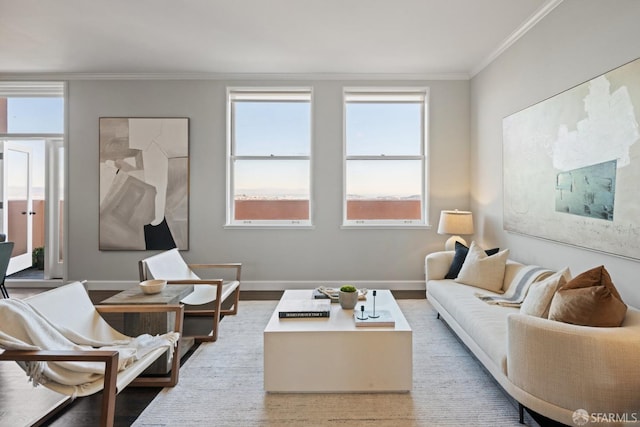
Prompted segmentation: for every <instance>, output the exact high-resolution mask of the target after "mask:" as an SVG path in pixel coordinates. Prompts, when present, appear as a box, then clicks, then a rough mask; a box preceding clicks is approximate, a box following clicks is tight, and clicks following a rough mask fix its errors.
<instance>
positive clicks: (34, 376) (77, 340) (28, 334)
mask: <svg viewBox="0 0 640 427" xmlns="http://www.w3.org/2000/svg"><path fill="white" fill-rule="evenodd" d="M178 339H179V334H178V333H177V332H169V333H167V334H164V335H156V336H151V335H148V334H145V335H140V336H139V337H136V338H131V339H128V340H122V341H115V342H99V341H96V340H93V339H90V338H87V337H83V336H82V335H80V334H78V333H76V332H74V331H71V330H69V329H65V328H60V327H57V326H56V325H53V324H52V323H51V322H49V321H48V320H47V319H46V318H45V317H44V316H42V315H41V314H40V313H38V312H37V311H36V310H35V309H34V308H33V307H31V306H30V305H29V304H27V303H26V302H24V301H21V300H17V299H3V300H0V348H3V349H5V350H72V351H83V350H116V351H118V353H119V357H118V361H119V363H118V371H120V370H122V369H125V368H126V367H128V366H129V365H131V364H132V363H134V362H135V361H136V360H138V359H140V358H141V357H144V356H145V355H146V354H148V353H149V352H151V351H153V350H155V349H157V348H160V347H167V348H169V349H171V352H172V351H173V348H174V346H175V345H176V343H177V342H178ZM171 352H170V353H171ZM21 366H23V368H24V369H25V371H26V372H27V375H29V379H30V380H31V381H32V383H33V384H34V386H35V385H38V384H45V383H47V382H48V381H54V382H57V383H59V384H64V385H69V386H74V387H80V388H81V387H82V385H83V384H86V383H91V382H93V381H96V380H98V379H101V378H102V377H103V375H104V363H103V362H26V363H21Z"/></svg>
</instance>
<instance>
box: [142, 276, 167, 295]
mask: <svg viewBox="0 0 640 427" xmlns="http://www.w3.org/2000/svg"><path fill="white" fill-rule="evenodd" d="M165 286H167V281H166V280H162V279H152V280H145V281H144V282H140V290H141V291H142V293H144V294H147V295H153V294H159V293H160V292H162V290H163V289H164V287H165Z"/></svg>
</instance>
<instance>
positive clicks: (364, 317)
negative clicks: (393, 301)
mask: <svg viewBox="0 0 640 427" xmlns="http://www.w3.org/2000/svg"><path fill="white" fill-rule="evenodd" d="M376 294H377V292H376V291H373V304H372V305H373V309H372V310H369V311H365V307H364V304H362V305H361V306H360V307H359V308H360V311H359V312H358V310H356V311H354V318H355V321H356V326H387V327H389V326H395V325H396V321H395V320H394V318H393V315H392V314H391V312H390V311H388V310H377V311H376Z"/></svg>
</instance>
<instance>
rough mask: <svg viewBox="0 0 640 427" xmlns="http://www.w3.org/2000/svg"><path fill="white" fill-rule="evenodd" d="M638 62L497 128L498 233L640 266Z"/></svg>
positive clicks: (537, 105)
mask: <svg viewBox="0 0 640 427" xmlns="http://www.w3.org/2000/svg"><path fill="white" fill-rule="evenodd" d="M638 123H640V59H637V60H635V61H633V62H630V63H628V64H625V65H623V66H621V67H618V68H616V69H614V70H612V71H609V72H607V73H605V74H603V75H601V76H598V77H596V78H594V79H592V80H589V81H587V82H585V83H582V84H580V85H578V86H575V87H573V88H571V89H569V90H567V91H565V92H562V93H560V94H558V95H556V96H554V97H552V98H549V99H546V100H544V101H542V102H540V103H538V104H535V105H533V106H531V107H528V108H526V109H524V110H522V111H519V112H517V113H514V114H512V115H510V116H508V117H506V118H505V119H504V120H503V162H504V165H503V166H504V175H503V179H504V229H505V230H506V231H509V232H515V233H521V234H526V235H530V236H535V237H540V238H543V239H548V240H553V241H557V242H561V243H566V244H570V245H574V246H579V247H583V248H587V249H591V250H596V251H602V252H606V253H609V254H613V255H618V256H623V257H627V258H634V259H640V197H638V183H640V128H639V126H638Z"/></svg>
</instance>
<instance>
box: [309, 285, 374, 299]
mask: <svg viewBox="0 0 640 427" xmlns="http://www.w3.org/2000/svg"><path fill="white" fill-rule="evenodd" d="M367 292H369V290H368V289H366V288H360V289H358V300H359V301H364V300H366V299H367ZM312 295H313V299H330V300H331V302H338V300H339V297H340V289H339V288H338V289H336V288H328V287H326V286H319V287H317V288H315V289H314V290H313V294H312Z"/></svg>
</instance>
